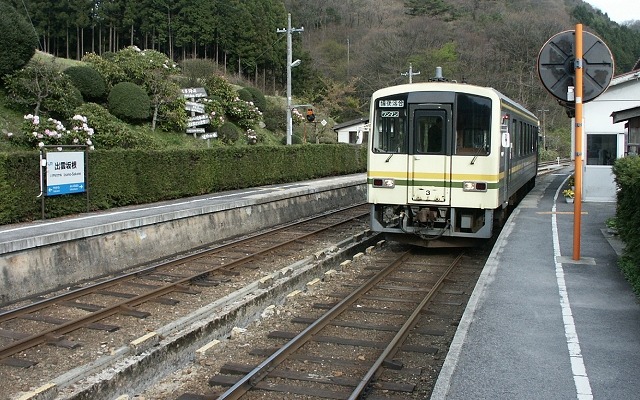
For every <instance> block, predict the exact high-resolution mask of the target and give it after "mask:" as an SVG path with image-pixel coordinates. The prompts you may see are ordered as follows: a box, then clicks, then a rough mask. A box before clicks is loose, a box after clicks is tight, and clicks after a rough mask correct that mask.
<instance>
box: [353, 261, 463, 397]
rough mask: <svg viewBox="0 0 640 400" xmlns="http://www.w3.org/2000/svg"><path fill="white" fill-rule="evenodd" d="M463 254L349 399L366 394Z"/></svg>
mask: <svg viewBox="0 0 640 400" xmlns="http://www.w3.org/2000/svg"><path fill="white" fill-rule="evenodd" d="M463 255H464V253H461V254H460V255H458V256H457V257H456V258H455V260H453V262H452V263H451V264H450V265H449V267H448V268H447V269H446V270H445V271H444V273H443V274H442V275H441V276H440V278H439V279H438V280H437V281H436V283H435V284H434V285H433V288H432V289H431V290H429V292H428V293H427V295H426V296H425V297H424V298H423V299H422V301H421V302H420V304H418V306H417V307H416V308H415V310H414V311H413V313H412V314H411V316H409V318H408V319H407V321H406V322H405V323H404V325H402V328H400V330H399V331H398V332H397V333H396V335H395V336H394V337H393V339H391V341H390V342H389V344H388V345H387V347H386V348H385V349H384V351H383V352H382V353H381V354H380V356H379V357H378V358H377V359H376V361H375V362H374V363H373V365H372V366H371V368H369V371H367V373H366V374H365V376H364V377H363V378H362V379H361V380H360V383H359V384H358V386H356V388H355V389H354V390H353V392H352V393H351V396H349V400H356V399H359V398H361V396H362V395H363V394H364V392H365V390H366V389H367V388H368V387H369V385H370V384H371V383H372V382H373V381H374V380H375V379H377V378H378V377H379V376H380V373H381V368H380V367H381V366H382V364H383V362H384V361H385V360H386V359H387V358H389V357H393V355H395V353H396V352H397V351H398V349H399V346H400V345H401V344H402V343H403V342H404V341H405V340H406V338H407V336H409V333H410V332H411V329H413V328H414V327H415V325H416V324H417V323H418V320H419V316H420V312H421V311H422V309H423V308H424V307H425V306H426V305H427V303H429V302H430V301H431V299H432V298H433V296H435V294H436V293H437V291H438V290H439V289H440V286H442V283H443V282H444V280H445V279H446V278H447V276H449V274H450V273H451V271H452V270H453V268H455V267H456V265H458V262H459V261H460V259H461V258H462V256H463Z"/></svg>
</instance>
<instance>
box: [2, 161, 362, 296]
mask: <svg viewBox="0 0 640 400" xmlns="http://www.w3.org/2000/svg"><path fill="white" fill-rule="evenodd" d="M365 201H366V174H364V173H359V174H352V175H344V176H335V177H327V178H320V179H313V180H308V181H302V182H291V183H286V184H277V185H276V184H274V185H267V186H261V187H253V188H247V189H242V190H231V191H225V192H218V193H211V194H207V195H202V196H195V197H190V198H183V199H176V200H170V201H162V202H157V203H152V204H141V205H137V206H128V207H121V208H116V209H111V210H103V211H96V212H89V213H83V214H78V215H72V216H67V217H61V218H52V219H45V220H38V221H33V222H28V223H21V224H13V225H3V226H0V307H2V306H4V305H6V304H10V303H11V302H15V301H18V300H21V299H24V298H28V297H33V296H38V295H40V294H42V293H46V292H48V291H52V290H58V289H60V288H65V287H68V286H70V285H73V284H75V283H77V282H82V281H84V280H88V279H95V278H97V277H102V276H108V275H110V274H113V273H118V272H120V271H123V270H125V269H129V268H137V267H138V266H140V265H145V264H148V263H151V262H153V261H154V260H158V259H161V258H163V257H170V256H173V255H174V254H178V253H182V252H187V251H191V250H192V249H197V248H200V247H202V246H207V245H209V244H211V243H218V242H221V241H224V240H228V239H229V238H232V237H240V236H243V235H250V234H253V233H254V232H256V231H259V230H262V229H265V227H269V226H277V225H281V224H287V223H291V222H293V221H296V220H299V219H302V218H306V217H308V216H309V215H315V214H322V213H324V212H328V211H330V210H334V209H339V208H344V207H349V206H353V205H355V204H361V203H364V202H365Z"/></svg>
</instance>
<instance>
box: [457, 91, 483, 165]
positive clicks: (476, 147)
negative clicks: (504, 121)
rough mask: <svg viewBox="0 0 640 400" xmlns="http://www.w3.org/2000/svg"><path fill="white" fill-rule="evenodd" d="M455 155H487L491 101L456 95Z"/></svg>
mask: <svg viewBox="0 0 640 400" xmlns="http://www.w3.org/2000/svg"><path fill="white" fill-rule="evenodd" d="M456 115H457V117H456V154H469V155H476V156H479V155H488V154H489V150H490V147H491V139H490V135H489V132H491V100H490V99H488V98H486V97H480V96H474V95H469V94H462V93H460V94H458V96H457V101H456Z"/></svg>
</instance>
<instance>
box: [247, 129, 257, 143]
mask: <svg viewBox="0 0 640 400" xmlns="http://www.w3.org/2000/svg"><path fill="white" fill-rule="evenodd" d="M245 135H246V137H247V143H248V144H256V143H258V134H257V133H256V131H254V130H253V129H251V128H249V129H247V131H246V132H245Z"/></svg>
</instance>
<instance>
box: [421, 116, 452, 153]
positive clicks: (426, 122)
mask: <svg viewBox="0 0 640 400" xmlns="http://www.w3.org/2000/svg"><path fill="white" fill-rule="evenodd" d="M415 126H416V128H415V129H416V141H417V143H416V152H418V153H436V154H444V143H445V139H444V138H445V129H444V118H443V117H442V116H440V115H420V113H416V123H415Z"/></svg>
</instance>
